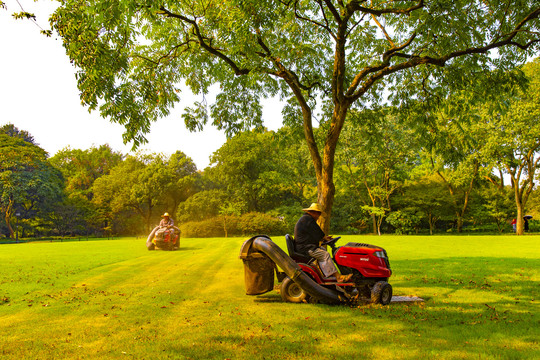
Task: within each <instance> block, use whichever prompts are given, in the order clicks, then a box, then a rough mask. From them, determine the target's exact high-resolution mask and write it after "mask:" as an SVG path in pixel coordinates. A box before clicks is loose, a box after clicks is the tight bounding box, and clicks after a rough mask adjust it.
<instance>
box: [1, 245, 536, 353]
mask: <svg viewBox="0 0 540 360" xmlns="http://www.w3.org/2000/svg"><path fill="white" fill-rule="evenodd" d="M243 240H244V239H241V238H227V239H223V238H220V239H182V248H181V249H180V250H179V251H175V252H160V251H154V252H149V251H147V250H146V248H145V247H144V240H141V239H139V240H135V239H124V240H114V241H94V242H80V243H78V242H73V243H41V244H36V243H34V244H19V245H3V246H1V247H0V261H1V262H2V264H3V271H2V272H1V273H0V298H1V299H3V300H2V301H1V302H0V321H1V323H2V327H1V328H0V339H1V340H0V345H1V347H0V355H1V357H2V359H20V358H27V359H34V358H35V359H38V358H39V359H53V358H55V359H57V358H70V359H77V358H85V359H86V358H95V359H98V358H99V359H118V358H124V357H125V358H132V359H147V358H152V359H167V358H175V359H227V358H229V359H247V358H249V359H305V358H316V359H334V358H336V359H353V358H357V359H375V358H388V359H418V358H440V359H469V358H480V359H536V358H540V348H539V344H538V338H539V330H538V328H539V327H538V323H539V311H538V305H537V303H538V283H539V273H538V272H539V270H538V269H540V259H539V258H538V255H537V254H539V251H538V250H539V247H538V246H537V245H536V244H538V243H540V237H539V236H526V237H519V238H518V237H515V236H512V237H510V236H508V237H504V236H501V237H482V236H475V237H471V236H464V237H459V236H434V237H398V236H382V237H369V236H367V237H359V236H349V237H346V239H343V240H342V244H345V243H346V242H348V241H351V242H355V241H356V242H370V243H375V244H377V245H380V246H383V247H385V248H386V249H387V251H388V253H389V256H390V261H391V265H392V269H393V271H394V275H393V277H392V278H391V281H390V282H391V283H392V285H393V286H394V293H395V294H396V295H417V296H421V297H424V298H425V299H427V301H426V302H425V303H420V304H391V305H390V306H381V305H362V306H357V307H352V308H350V307H347V306H328V305H320V304H319V305H314V304H291V303H283V302H282V301H281V297H280V296H279V294H278V293H277V292H270V293H267V294H264V295H261V296H255V297H250V296H246V295H245V289H244V279H243V265H242V262H241V261H240V260H239V259H238V252H239V249H240V245H241V244H242V242H243ZM274 240H275V241H276V243H278V244H279V245H280V246H282V247H283V248H285V243H284V240H283V239H282V238H281V237H280V238H276V239H274ZM510 240H511V241H510ZM484 250H485V251H484Z"/></svg>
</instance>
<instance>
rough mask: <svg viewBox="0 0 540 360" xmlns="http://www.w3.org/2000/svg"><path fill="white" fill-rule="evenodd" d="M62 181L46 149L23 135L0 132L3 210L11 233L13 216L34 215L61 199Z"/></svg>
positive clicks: (0, 200) (1, 204) (0, 183)
mask: <svg viewBox="0 0 540 360" xmlns="http://www.w3.org/2000/svg"><path fill="white" fill-rule="evenodd" d="M62 182H63V179H62V175H61V174H60V172H59V171H58V170H56V169H55V168H54V167H53V166H51V165H50V164H49V162H48V161H47V153H46V152H45V151H44V150H43V149H41V148H40V147H39V146H37V145H34V144H33V143H31V142H28V141H27V140H24V139H23V138H21V137H20V136H14V137H13V136H9V135H6V134H5V133H0V211H1V213H2V215H3V218H4V221H5V222H6V225H7V227H8V230H9V232H10V236H11V237H13V236H14V230H13V226H12V220H13V216H14V215H15V214H16V213H19V214H20V216H21V218H23V219H24V218H26V219H28V218H30V217H35V216H36V215H37V214H38V213H40V212H42V211H44V210H46V209H47V207H49V206H52V205H53V204H54V203H56V202H58V201H59V200H60V198H61V195H62Z"/></svg>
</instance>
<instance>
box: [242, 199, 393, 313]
mask: <svg viewBox="0 0 540 360" xmlns="http://www.w3.org/2000/svg"><path fill="white" fill-rule="evenodd" d="M303 211H304V212H305V213H306V214H304V216H302V218H300V220H299V221H298V223H297V225H296V227H295V238H293V237H292V236H290V235H286V236H285V240H286V244H287V250H288V254H287V253H285V252H284V251H283V250H282V249H281V248H280V247H279V246H278V245H276V244H275V243H274V242H273V241H272V240H271V239H270V238H269V237H268V236H266V235H259V236H254V237H252V238H251V239H249V240H246V241H245V242H244V244H242V248H241V250H240V258H241V259H242V260H243V262H244V275H245V284H246V294H247V295H260V294H264V293H266V292H268V291H271V290H273V289H274V274H275V275H276V276H277V279H278V282H280V283H281V284H280V286H279V290H280V293H281V297H282V299H283V300H284V301H288V302H323V303H327V304H339V303H349V304H350V303H356V302H357V301H366V300H367V301H368V302H372V303H379V304H382V305H388V304H389V303H390V301H391V300H392V286H391V285H390V284H389V283H388V279H389V278H390V276H391V275H392V270H391V269H390V262H389V260H388V255H387V253H386V251H385V250H384V249H383V248H382V247H379V246H375V245H370V244H363V243H352V242H349V243H347V244H345V245H343V246H339V247H336V245H335V244H336V242H337V240H338V239H339V237H337V238H331V237H328V236H326V235H325V234H324V233H323V232H322V230H320V228H319V227H318V225H317V224H316V222H315V223H314V225H313V222H312V220H311V219H310V218H312V219H313V220H316V217H318V216H317V215H320V213H321V211H320V207H319V206H318V204H312V205H311V206H310V207H309V208H307V209H303ZM310 212H315V214H310ZM317 213H318V214H317ZM319 230H320V231H319ZM306 234H307V235H306ZM310 234H311V235H310ZM306 236H307V238H308V239H307V240H306V238H305V237H306ZM310 236H313V237H312V238H311V240H309V237H310ZM306 245H307V246H306ZM321 245H322V246H321ZM323 246H330V247H331V249H332V250H331V253H328V252H327V251H326V250H325V249H324V247H323ZM336 266H337V267H338V268H339V271H340V273H341V274H340V273H339V272H338V271H337V269H336ZM280 270H281V271H280Z"/></svg>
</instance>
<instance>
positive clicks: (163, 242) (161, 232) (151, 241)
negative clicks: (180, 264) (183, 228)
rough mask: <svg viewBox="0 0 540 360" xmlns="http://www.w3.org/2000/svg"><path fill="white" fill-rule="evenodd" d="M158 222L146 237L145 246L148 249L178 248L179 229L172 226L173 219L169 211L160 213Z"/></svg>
mask: <svg viewBox="0 0 540 360" xmlns="http://www.w3.org/2000/svg"><path fill="white" fill-rule="evenodd" d="M161 217H162V218H163V219H161V221H160V222H159V225H158V226H156V227H155V228H154V229H153V230H152V232H151V233H150V235H148V238H147V239H146V247H147V248H148V250H178V248H180V229H179V228H177V227H176V226H174V221H173V219H171V217H170V216H169V213H165V214H163V215H161Z"/></svg>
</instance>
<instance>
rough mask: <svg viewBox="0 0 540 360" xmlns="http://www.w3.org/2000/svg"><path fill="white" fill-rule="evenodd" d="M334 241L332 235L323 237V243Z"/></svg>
mask: <svg viewBox="0 0 540 360" xmlns="http://www.w3.org/2000/svg"><path fill="white" fill-rule="evenodd" d="M332 239H333V237H332V235H326V236H325V237H323V241H328V240H332Z"/></svg>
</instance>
